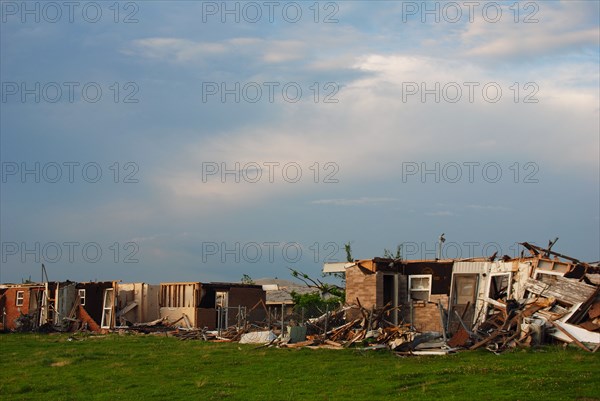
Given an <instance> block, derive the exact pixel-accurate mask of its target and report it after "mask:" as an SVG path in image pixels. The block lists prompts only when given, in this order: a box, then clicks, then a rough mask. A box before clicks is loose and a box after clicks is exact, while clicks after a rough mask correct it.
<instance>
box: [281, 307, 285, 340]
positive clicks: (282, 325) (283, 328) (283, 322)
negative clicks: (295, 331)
mask: <svg viewBox="0 0 600 401" xmlns="http://www.w3.org/2000/svg"><path fill="white" fill-rule="evenodd" d="M284 305H285V304H284V303H283V302H282V303H281V338H283V333H285V326H284V324H285V317H284V312H283V308H284Z"/></svg>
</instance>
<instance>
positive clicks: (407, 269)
mask: <svg viewBox="0 0 600 401" xmlns="http://www.w3.org/2000/svg"><path fill="white" fill-rule="evenodd" d="M337 265H340V264H337ZM341 265H343V271H344V272H345V277H346V301H347V302H348V303H355V302H359V303H360V304H361V305H362V306H363V307H364V308H367V309H368V308H372V307H375V308H381V307H383V306H385V305H388V304H389V305H391V306H392V307H394V308H395V310H394V311H393V312H392V316H390V318H391V321H392V322H393V323H394V324H398V323H399V322H400V321H404V322H411V323H412V324H413V325H414V326H415V327H416V328H417V329H418V330H421V331H440V330H441V322H440V318H439V316H440V312H439V307H438V304H439V303H442V305H444V306H446V305H447V303H448V296H449V294H450V284H451V277H452V265H453V261H452V260H417V261H400V260H393V259H386V258H374V259H366V260H357V261H355V262H349V263H343V264H341ZM326 270H328V271H329V270H331V269H327V268H326ZM338 271H339V270H338Z"/></svg>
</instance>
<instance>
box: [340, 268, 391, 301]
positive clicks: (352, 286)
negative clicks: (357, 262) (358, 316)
mask: <svg viewBox="0 0 600 401" xmlns="http://www.w3.org/2000/svg"><path fill="white" fill-rule="evenodd" d="M380 280H383V279H382V277H378V275H377V274H376V273H371V272H369V271H366V270H362V269H360V268H359V267H358V266H353V267H349V268H347V269H346V303H348V304H354V303H356V299H357V298H358V299H359V300H360V303H361V305H362V306H363V307H365V308H370V307H372V306H374V305H377V299H378V297H380V299H383V288H381V289H378V288H377V287H378V286H377V283H378V281H380ZM380 287H383V285H380ZM379 291H380V292H381V294H380V295H378V293H379Z"/></svg>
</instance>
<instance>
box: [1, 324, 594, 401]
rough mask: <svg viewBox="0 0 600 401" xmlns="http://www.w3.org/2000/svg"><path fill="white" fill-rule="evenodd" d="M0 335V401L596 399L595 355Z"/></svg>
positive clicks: (549, 349)
mask: <svg viewBox="0 0 600 401" xmlns="http://www.w3.org/2000/svg"><path fill="white" fill-rule="evenodd" d="M68 338H69V336H68V335H63V334H61V335H36V334H26V335H18V334H2V335H0V361H1V362H0V363H1V369H0V400H22V399H44V400H82V399H86V400H111V401H112V400H151V399H154V400H166V399H181V400H184V399H185V400H200V399H202V400H223V399H228V400H345V401H348V400H369V401H372V400H388V399H389V400H392V399H395V400H413V399H414V400H429V399H431V400H440V399H443V400H486V401H489V400H536V401H537V400H600V379H599V376H600V352H599V353H596V354H590V353H585V352H583V351H580V350H578V349H574V348H568V349H563V348H561V347H546V348H542V349H536V350H526V351H524V350H517V351H514V352H507V353H504V354H502V355H494V354H492V353H490V352H488V351H475V352H462V353H460V354H456V355H450V356H444V357H442V356H434V357H410V358H399V357H397V356H395V355H394V354H392V353H390V352H387V351H377V352H375V351H357V350H352V349H350V350H311V349H295V350H293V349H288V350H286V349H265V348H263V349H256V347H255V346H248V345H239V344H224V343H204V342H200V341H180V340H177V339H175V338H167V337H157V336H118V335H109V336H101V337H93V336H78V337H77V340H75V341H68Z"/></svg>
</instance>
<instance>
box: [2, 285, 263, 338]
mask: <svg viewBox="0 0 600 401" xmlns="http://www.w3.org/2000/svg"><path fill="white" fill-rule="evenodd" d="M261 302H262V303H263V304H264V302H265V292H264V291H263V289H262V286H260V285H245V284H237V283H200V282H195V283H161V284H159V285H154V284H148V283H122V282H119V281H103V282H82V283H76V282H72V281H65V282H45V283H25V284H3V285H0V312H1V313H2V320H1V326H0V330H9V331H33V330H48V331H50V330H58V331H75V330H90V331H103V330H114V329H119V328H127V327H132V326H135V325H142V324H145V323H148V322H158V321H160V322H164V323H167V324H172V323H176V322H180V321H181V322H183V323H184V327H188V328H205V327H206V328H208V329H210V330H213V329H216V328H225V327H228V326H230V325H232V324H233V323H235V322H236V321H238V320H240V319H242V320H244V321H247V320H253V319H254V320H256V319H258V320H262V319H263V317H262V315H264V312H263V310H262V309H259V308H255V309H252V307H253V306H255V305H256V304H257V303H261Z"/></svg>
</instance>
